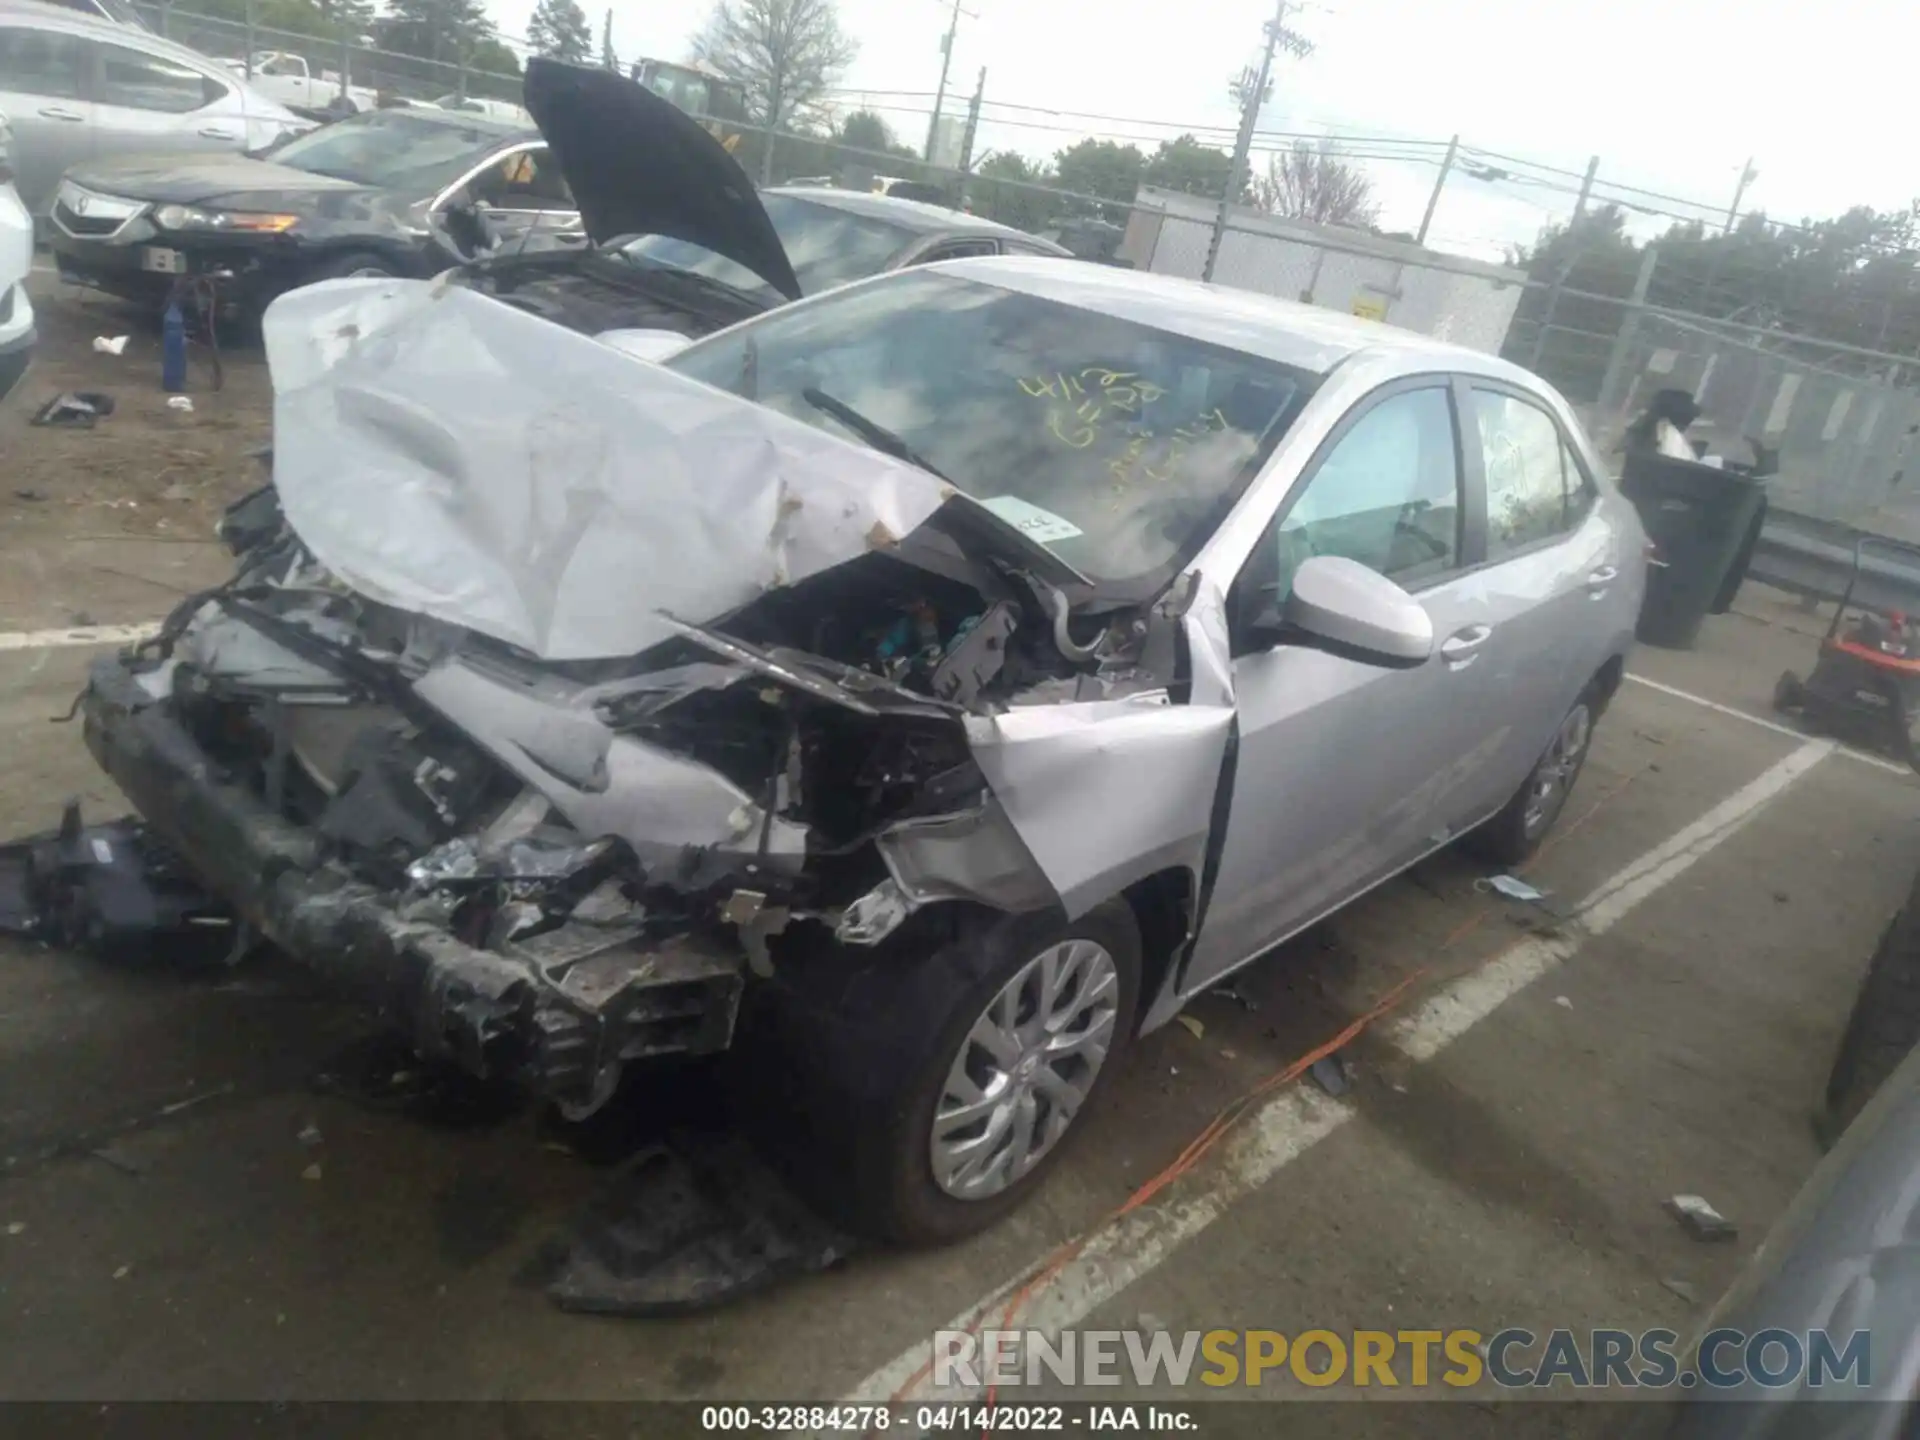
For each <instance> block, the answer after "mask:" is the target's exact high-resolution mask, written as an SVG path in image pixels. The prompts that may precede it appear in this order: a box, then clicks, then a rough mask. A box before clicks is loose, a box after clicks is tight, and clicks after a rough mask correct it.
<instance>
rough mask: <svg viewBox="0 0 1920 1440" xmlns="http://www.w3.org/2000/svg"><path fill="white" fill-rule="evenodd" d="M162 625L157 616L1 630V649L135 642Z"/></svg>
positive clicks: (48, 648) (43, 648) (54, 647)
mask: <svg viewBox="0 0 1920 1440" xmlns="http://www.w3.org/2000/svg"><path fill="white" fill-rule="evenodd" d="M159 628H160V622H159V621H157V620H153V621H144V622H142V623H140V624H138V625H69V626H67V627H66V628H65V629H62V630H8V631H0V650H58V649H62V648H64V647H66V646H70V645H131V644H133V643H134V642H135V641H137V640H145V639H146V638H147V637H148V636H149V635H152V634H154V633H155V632H156V631H158V630H159Z"/></svg>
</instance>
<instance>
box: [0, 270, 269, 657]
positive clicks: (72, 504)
mask: <svg viewBox="0 0 1920 1440" xmlns="http://www.w3.org/2000/svg"><path fill="white" fill-rule="evenodd" d="M29 289H30V291H31V293H32V295H33V300H34V308H35V312H36V315H37V318H38V322H39V332H40V342H39V347H38V349H37V350H36V352H35V359H34V367H33V369H32V370H31V371H30V372H29V373H28V375H27V378H26V379H25V380H24V381H22V382H21V385H20V387H19V389H18V390H17V391H16V392H15V394H14V396H13V398H12V399H11V400H10V401H9V402H8V403H7V405H6V406H5V408H4V409H0V470H3V472H4V477H5V478H4V482H3V483H0V624H4V625H7V626H10V627H11V626H29V625H34V624H68V623H87V621H86V620H80V621H76V620H75V618H74V613H67V612H77V613H82V614H88V616H89V618H90V619H95V620H105V619H107V618H115V619H122V618H132V616H133V614H144V613H146V612H151V611H153V610H156V609H164V608H165V593H164V592H167V591H172V592H176V593H178V592H181V591H184V590H186V589H190V588H193V587H194V586H195V585H197V584H201V583H205V580H206V579H208V578H213V579H217V578H218V577H219V576H220V575H221V574H222V573H224V571H225V570H226V568H227V562H226V557H225V556H224V554H223V552H221V550H220V549H219V547H218V545H217V543H216V542H215V541H214V540H213V528H214V525H215V523H216V521H217V520H218V518H219V515H220V512H221V510H222V509H223V508H225V506H226V505H227V504H229V503H230V502H231V501H233V500H234V499H236V498H238V497H239V496H241V495H243V494H245V493H246V492H247V491H248V490H251V489H252V488H253V487H254V486H256V485H257V484H258V483H259V477H260V467H259V463H258V462H257V461H256V460H254V459H253V458H252V452H253V451H254V450H256V449H258V448H259V447H260V446H261V445H263V444H265V443H266V441H267V439H268V436H269V435H270V433H271V428H272V389H271V386H270V385H269V383H268V379H267V371H266V365H265V363H264V361H263V359H262V357H261V354H260V351H259V349H258V347H257V345H253V346H238V347H236V348H234V349H231V350H224V351H223V352H222V354H221V356H220V358H221V361H222V368H223V369H224V372H225V373H224V383H222V385H221V386H220V388H219V389H217V390H216V389H215V388H214V376H213V372H212V368H211V365H210V363H209V359H210V356H209V352H208V351H207V350H206V349H205V348H204V347H202V346H198V345H196V346H194V347H193V349H192V355H191V363H190V365H189V379H188V394H189V396H190V398H191V399H192V401H193V409H192V410H191V411H178V410H171V409H169V408H168V407H167V395H166V392H165V391H163V390H162V389H161V388H160V334H159V327H158V324H157V323H156V321H155V318H154V317H152V316H149V315H143V314H141V313H140V312H139V311H137V310H135V309H133V308H131V307H128V306H126V305H122V304H120V303H118V302H115V301H111V300H106V299H103V298H99V297H94V296H91V295H89V294H88V293H87V292H84V291H79V290H76V289H74V288H72V287H69V286H65V285H61V284H59V283H58V282H57V281H55V280H54V278H53V277H52V276H49V275H35V276H34V277H33V283H32V284H31V285H30V286H29ZM97 335H108V336H114V335H126V336H128V337H129V338H128V341H127V346H126V349H125V351H124V352H123V353H122V354H120V355H117V356H115V355H103V354H99V353H97V352H95V351H94V349H93V339H94V337H95V336H97ZM64 390H91V391H101V392H104V393H106V394H108V395H111V396H112V397H113V399H114V411H113V414H112V415H111V416H109V417H107V418H106V419H104V420H101V421H99V422H98V423H97V424H96V425H95V426H94V427H93V428H92V429H63V428H56V427H45V426H35V425H33V424H31V423H30V422H31V420H32V417H33V415H34V412H35V411H37V410H38V409H39V408H40V406H41V405H42V404H43V403H44V402H45V401H47V400H48V399H50V398H52V397H53V396H54V395H57V394H59V393H60V392H61V391H64ZM77 572H78V573H77ZM81 573H84V574H88V575H95V576H97V577H99V579H100V582H101V583H100V585H98V586H94V585H86V584H83V583H82V580H81ZM102 589H104V591H105V592H106V593H107V594H108V595H109V596H110V597H117V596H118V595H119V593H120V592H121V591H123V590H124V591H126V598H125V599H124V600H120V599H118V598H113V599H111V600H110V602H109V603H108V604H106V605H104V606H100V605H87V604H86V603H85V601H86V598H87V597H88V596H89V595H90V594H92V593H93V592H96V591H99V590H102ZM53 591H57V592H59V595H60V596H62V597H65V598H62V599H59V600H58V601H57V602H56V601H54V600H52V599H50V594H51V592H53ZM143 594H144V596H145V599H144V600H141V599H139V598H137V597H139V596H141V595H143ZM74 597H80V598H79V599H78V600H76V599H75V598H74ZM93 609H106V610H109V611H128V612H132V613H130V614H114V615H112V616H111V617H109V616H108V615H95V614H91V611H92V610H93Z"/></svg>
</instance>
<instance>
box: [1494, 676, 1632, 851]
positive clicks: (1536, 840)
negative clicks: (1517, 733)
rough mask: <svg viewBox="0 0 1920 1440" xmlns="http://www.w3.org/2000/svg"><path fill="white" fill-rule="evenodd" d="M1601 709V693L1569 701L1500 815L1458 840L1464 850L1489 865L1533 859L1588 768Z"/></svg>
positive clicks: (1583, 695)
mask: <svg viewBox="0 0 1920 1440" xmlns="http://www.w3.org/2000/svg"><path fill="white" fill-rule="evenodd" d="M1600 710H1601V704H1600V699H1599V692H1597V691H1595V690H1594V689H1592V688H1589V689H1587V690H1586V691H1585V692H1584V693H1582V695H1581V696H1580V698H1579V699H1578V700H1576V701H1574V702H1573V708H1572V709H1570V710H1568V711H1567V714H1566V718H1565V719H1563V720H1562V721H1561V722H1560V728H1559V729H1558V730H1556V731H1554V735H1553V740H1552V741H1551V743H1549V744H1548V746H1547V748H1546V750H1545V751H1544V752H1543V753H1542V754H1541V756H1540V759H1539V760H1538V761H1537V762H1536V763H1535V765H1534V767H1533V770H1532V773H1530V774H1529V775H1528V776H1527V778H1526V780H1525V781H1524V782H1522V784H1521V786H1520V788H1519V789H1518V790H1516V791H1514V793H1513V798H1512V799H1511V800H1509V801H1507V803H1506V805H1505V807H1504V808H1503V809H1502V810H1501V811H1500V813H1499V814H1498V815H1495V816H1494V817H1493V818H1492V819H1491V820H1489V821H1487V823H1486V824H1484V825H1482V826H1481V827H1480V828H1479V829H1477V830H1474V831H1472V832H1470V833H1469V834H1468V835H1467V836H1466V837H1465V839H1464V840H1462V842H1461V846H1462V848H1463V849H1465V850H1466V851H1467V852H1468V853H1470V854H1472V855H1474V856H1477V857H1478V858H1479V859H1481V860H1485V861H1487V862H1488V863H1490V864H1494V865H1504V866H1507V867H1512V866H1515V865H1520V864H1523V863H1525V862H1526V861H1527V860H1529V859H1531V858H1532V857H1533V855H1534V854H1535V852H1537V851H1538V850H1539V849H1540V846H1541V845H1542V844H1543V843H1544V842H1545V840H1546V838H1547V833H1548V832H1549V831H1550V830H1552V829H1553V826H1554V823H1555V822H1556V821H1557V820H1559V818H1560V812H1561V811H1562V810H1564V809H1566V807H1567V797H1568V796H1569V795H1571V794H1572V793H1573V787H1574V784H1575V782H1577V781H1578V780H1579V778H1580V772H1581V771H1582V770H1584V769H1585V768H1586V764H1587V753H1588V751H1590V750H1591V749H1592V748H1593V727H1594V724H1595V722H1597V721H1598V720H1599V718H1600Z"/></svg>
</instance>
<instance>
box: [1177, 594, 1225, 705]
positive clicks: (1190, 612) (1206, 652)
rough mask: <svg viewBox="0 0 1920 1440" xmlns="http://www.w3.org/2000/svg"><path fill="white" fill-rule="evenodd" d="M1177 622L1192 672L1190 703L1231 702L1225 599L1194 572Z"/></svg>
mask: <svg viewBox="0 0 1920 1440" xmlns="http://www.w3.org/2000/svg"><path fill="white" fill-rule="evenodd" d="M1191 583H1192V586H1193V589H1192V593H1191V594H1190V595H1189V596H1188V599H1187V609H1186V613H1185V614H1184V615H1182V616H1181V617H1180V624H1181V627H1182V628H1183V630H1184V631H1185V633H1186V638H1187V664H1188V667H1189V669H1190V671H1191V674H1192V690H1191V695H1190V697H1189V698H1190V700H1191V703H1193V704H1195V705H1231V704H1233V643H1232V640H1231V639H1230V638H1229V635H1228V630H1227V599H1226V596H1225V595H1224V594H1222V593H1221V591H1220V587H1219V586H1218V585H1215V584H1214V583H1213V582H1212V581H1210V580H1208V579H1207V578H1206V577H1205V576H1203V575H1201V574H1200V573H1199V572H1198V571H1196V572H1194V574H1193V577H1192V581H1191Z"/></svg>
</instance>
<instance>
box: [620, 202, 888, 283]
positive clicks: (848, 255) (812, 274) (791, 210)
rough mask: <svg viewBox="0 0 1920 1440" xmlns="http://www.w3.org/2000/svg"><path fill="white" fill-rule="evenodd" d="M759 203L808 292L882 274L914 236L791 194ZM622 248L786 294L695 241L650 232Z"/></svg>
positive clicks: (639, 258)
mask: <svg viewBox="0 0 1920 1440" xmlns="http://www.w3.org/2000/svg"><path fill="white" fill-rule="evenodd" d="M760 203H761V204H762V205H764V206H765V207H766V211H767V217H768V218H769V219H770V220H772V221H773V228H774V230H775V231H777V232H778V233H779V236H780V244H781V245H782V246H783V247H784V248H785V250H786V252H787V259H788V260H790V261H792V262H793V274H794V278H795V279H797V280H798V281H799V282H800V291H801V293H802V294H804V295H814V294H818V293H819V292H820V291H822V290H831V289H832V288H833V287H834V286H836V285H844V284H846V283H847V282H848V281H849V280H860V279H864V278H865V277H866V276H868V275H877V274H879V273H880V272H881V271H882V270H884V269H886V268H887V262H888V261H890V260H892V259H893V257H894V256H895V255H898V254H899V253H900V252H901V251H902V250H904V249H905V248H906V247H907V244H908V242H910V241H911V240H912V239H913V236H914V232H913V231H911V230H908V229H906V228H904V227H902V226H899V225H889V224H888V223H887V222H886V221H884V220H872V219H869V218H867V217H866V216H864V215H854V214H850V213H849V212H847V211H845V210H841V209H837V208H836V207H834V206H832V205H822V204H819V203H817V202H816V201H812V200H802V199H799V198H798V197H797V196H793V195H779V194H765V193H763V194H762V195H761V196H760ZM621 253H622V254H624V255H625V256H626V257H627V259H629V260H631V261H633V262H635V263H636V264H641V265H671V266H672V267H673V268H675V269H676V270H692V271H695V272H697V273H698V274H701V275H705V276H707V277H708V278H710V279H713V280H723V281H725V282H726V283H727V284H729V285H731V286H733V287H734V288H735V289H737V290H745V291H746V292H747V293H748V294H750V295H755V296H758V297H759V298H761V299H763V300H765V301H766V302H767V303H768V304H770V305H778V304H780V303H781V302H782V300H784V299H785V297H784V296H782V295H780V294H779V293H778V292H776V291H775V290H773V289H772V288H771V287H770V286H769V285H768V284H767V282H766V281H764V280H762V279H761V278H760V277H759V276H758V275H756V274H754V273H753V272H752V271H751V270H749V269H747V268H746V267H745V266H744V265H736V264H735V263H734V262H733V261H731V260H728V259H726V258H725V257H724V256H720V255H716V254H714V253H713V251H711V250H709V249H707V248H706V247H705V246H703V245H695V244H693V243H692V242H691V241H687V240H670V239H668V238H667V237H666V236H664V235H648V236H644V237H643V238H641V239H639V240H635V241H633V242H632V243H630V244H628V245H624V246H622V247H621Z"/></svg>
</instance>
